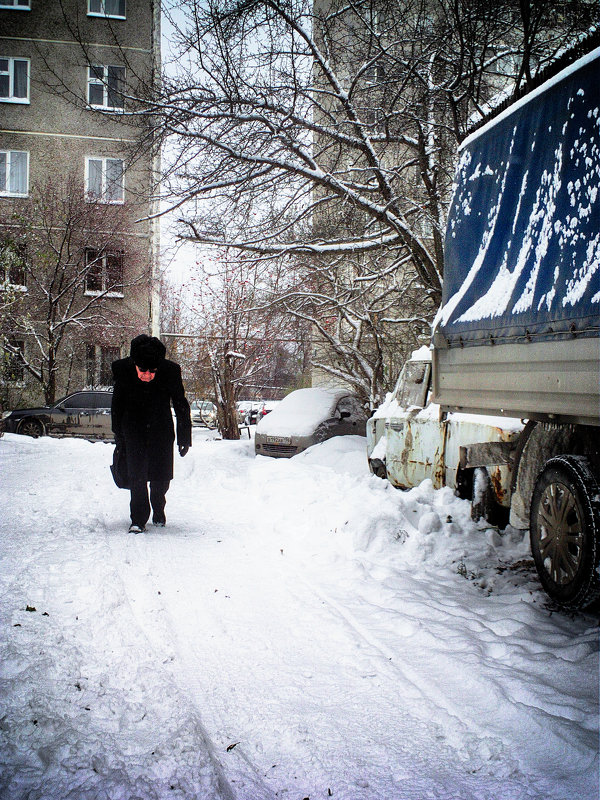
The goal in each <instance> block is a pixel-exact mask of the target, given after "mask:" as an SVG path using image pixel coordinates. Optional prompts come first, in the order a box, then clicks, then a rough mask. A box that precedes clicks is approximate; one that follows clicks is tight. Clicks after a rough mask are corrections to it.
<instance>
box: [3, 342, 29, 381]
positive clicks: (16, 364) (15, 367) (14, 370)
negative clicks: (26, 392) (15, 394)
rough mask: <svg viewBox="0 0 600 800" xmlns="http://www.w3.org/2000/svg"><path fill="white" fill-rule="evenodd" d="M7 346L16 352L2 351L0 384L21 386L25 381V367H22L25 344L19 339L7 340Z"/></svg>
mask: <svg viewBox="0 0 600 800" xmlns="http://www.w3.org/2000/svg"><path fill="white" fill-rule="evenodd" d="M8 346H9V347H11V348H12V350H13V351H17V352H7V351H6V350H3V351H2V364H1V370H2V383H4V384H7V383H9V384H22V383H23V382H24V380H25V367H24V366H23V361H24V359H25V342H23V341H21V340H20V339H9V341H8Z"/></svg>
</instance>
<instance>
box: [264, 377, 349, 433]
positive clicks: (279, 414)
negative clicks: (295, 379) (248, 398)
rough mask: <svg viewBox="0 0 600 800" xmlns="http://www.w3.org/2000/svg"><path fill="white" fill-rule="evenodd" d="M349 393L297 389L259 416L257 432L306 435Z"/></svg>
mask: <svg viewBox="0 0 600 800" xmlns="http://www.w3.org/2000/svg"><path fill="white" fill-rule="evenodd" d="M349 394H351V392H350V391H349V390H348V389H322V388H318V387H315V388H312V389H297V390H296V391H295V392H291V393H290V394H288V396H287V397H284V398H283V400H282V401H281V402H280V403H279V404H278V405H277V407H276V408H274V409H273V411H271V412H270V413H269V414H267V415H266V416H265V417H263V418H262V419H261V420H260V422H259V423H258V425H257V427H256V432H257V433H263V434H267V435H268V436H291V435H294V436H309V435H310V434H311V433H312V432H313V431H314V429H315V427H316V426H317V425H318V424H319V423H320V422H323V420H325V419H328V418H329V417H331V415H332V413H333V411H334V409H335V406H336V404H337V403H338V402H339V400H341V398H342V397H347V396H348V395H349Z"/></svg>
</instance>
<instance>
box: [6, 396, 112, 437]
mask: <svg viewBox="0 0 600 800" xmlns="http://www.w3.org/2000/svg"><path fill="white" fill-rule="evenodd" d="M111 400H112V392H107V391H83V392H74V393H73V394H70V395H67V397H63V398H62V400H59V401H58V403H56V404H55V405H54V406H47V407H45V408H19V409H17V410H16V411H7V412H5V413H4V414H3V415H2V416H3V421H4V429H5V430H6V431H7V432H8V433H22V434H24V435H25V436H34V437H37V436H44V435H47V436H79V437H81V438H83V439H107V440H112V439H113V434H112V430H111V420H110V404H111Z"/></svg>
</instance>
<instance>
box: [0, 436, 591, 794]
mask: <svg viewBox="0 0 600 800" xmlns="http://www.w3.org/2000/svg"><path fill="white" fill-rule="evenodd" d="M214 436H215V434H212V433H211V432H207V431H205V430H202V429H195V430H194V446H193V448H192V450H191V451H190V453H189V454H188V455H187V456H186V458H185V459H180V458H176V475H175V480H174V482H173V485H172V487H171V489H170V491H169V494H168V504H167V527H166V528H164V529H156V528H152V526H149V530H148V533H147V534H145V535H139V536H134V535H130V534H127V533H126V529H127V523H128V515H127V505H128V495H127V493H126V492H123V491H119V490H118V489H116V487H115V486H114V485H113V484H112V483H111V479H110V473H109V470H108V465H109V463H110V460H111V456H112V447H111V446H109V445H104V444H91V443H88V442H83V441H74V440H68V439H63V440H51V439H40V440H31V439H27V438H25V437H19V436H13V435H8V434H7V435H5V436H4V437H3V438H2V439H0V469H1V470H2V489H1V495H0V543H1V544H0V557H1V559H2V562H1V563H2V569H1V571H0V601H1V603H0V626H1V638H0V797H2V798H10V800H25V798H27V799H28V800H33V798H44V800H100V799H102V800H124V799H125V798H127V800H166V798H169V800H197V799H198V798H202V800H275V798H290V800H292V799H293V798H298V799H300V798H306V797H309V798H312V799H313V800H314V798H327V797H333V798H342V800H382V798H385V799H386V800H388V799H389V800H400V799H401V800H408V798H415V800H416V799H417V798H418V800H422V799H423V798H426V797H427V798H432V800H448V798H452V800H475V798H477V800H517V798H519V800H521V799H522V800H566V798H571V797H578V798H580V799H581V800H597V797H598V683H597V678H598V635H597V632H598V627H597V626H598V619H597V615H596V616H595V615H593V614H591V613H589V614H579V615H576V616H574V617H569V616H566V615H564V614H562V613H560V612H556V611H555V610H553V609H552V608H550V607H549V606H548V601H547V599H546V598H545V596H544V595H543V594H542V592H541V590H540V589H539V586H538V583H537V580H536V578H535V575H534V572H533V568H532V564H531V560H530V557H529V553H528V547H527V542H526V540H525V539H524V538H523V536H522V535H521V534H519V533H518V532H517V531H514V530H510V529H508V530H507V531H506V532H504V533H502V534H500V533H498V532H497V531H495V530H493V529H488V528H486V526H485V525H483V524H479V523H478V524H475V523H473V522H472V521H471V519H470V515H469V507H468V504H467V503H465V502H463V501H460V500H458V499H457V498H455V497H454V496H453V495H452V493H451V492H450V491H448V490H441V491H434V490H433V489H432V488H431V485H430V484H429V483H428V482H425V483H423V484H422V485H421V486H419V487H417V488H416V489H413V490H411V491H410V492H406V493H403V492H399V491H397V490H395V489H393V488H392V487H391V486H390V485H389V484H388V483H387V482H385V481H381V480H379V479H377V478H375V477H373V476H371V475H370V474H369V473H368V470H367V467H366V457H365V452H364V451H365V443H364V438H362V437H343V438H338V439H331V440H328V441H326V442H324V443H323V444H322V445H318V446H315V447H313V448H310V449H309V450H307V451H305V452H304V453H302V454H301V455H299V456H297V457H295V458H293V459H269V458H264V457H259V458H255V457H254V454H253V442H252V441H251V440H248V439H246V440H243V441H240V442H222V441H216V440H214ZM211 437H212V439H211Z"/></svg>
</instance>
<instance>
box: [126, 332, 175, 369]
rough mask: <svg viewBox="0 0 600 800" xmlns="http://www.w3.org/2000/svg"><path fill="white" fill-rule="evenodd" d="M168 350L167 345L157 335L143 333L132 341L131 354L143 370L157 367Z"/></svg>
mask: <svg viewBox="0 0 600 800" xmlns="http://www.w3.org/2000/svg"><path fill="white" fill-rule="evenodd" d="M166 352H167V349H166V347H165V346H164V344H163V343H162V342H161V341H160V339H157V338H156V336H148V335H147V334H145V333H142V334H141V335H140V336H136V337H135V339H133V341H132V342H131V350H130V355H131V357H132V358H133V361H134V363H135V364H136V365H137V366H138V367H139V368H140V369H141V370H147V369H157V368H158V366H159V364H160V362H161V361H164V358H165V354H166Z"/></svg>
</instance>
